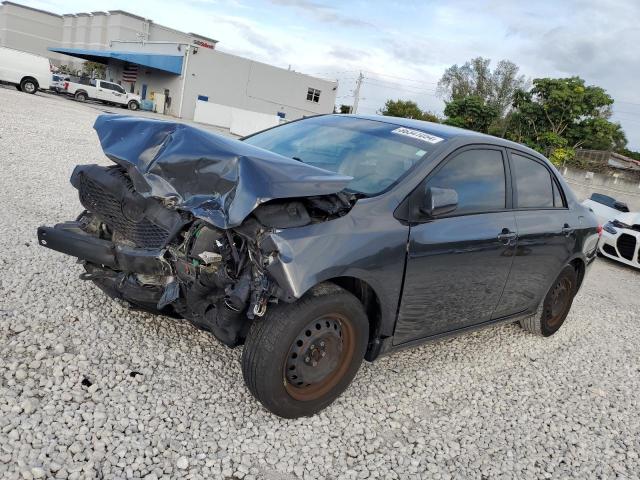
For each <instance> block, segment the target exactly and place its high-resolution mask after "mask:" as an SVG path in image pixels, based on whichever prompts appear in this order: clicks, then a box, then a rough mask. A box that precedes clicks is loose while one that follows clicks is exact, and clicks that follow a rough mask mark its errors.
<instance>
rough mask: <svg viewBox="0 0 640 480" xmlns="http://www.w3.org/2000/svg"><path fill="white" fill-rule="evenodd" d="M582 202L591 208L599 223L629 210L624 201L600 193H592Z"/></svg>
mask: <svg viewBox="0 0 640 480" xmlns="http://www.w3.org/2000/svg"><path fill="white" fill-rule="evenodd" d="M582 204H583V205H584V206H585V207H587V208H590V209H591V211H592V212H593V213H594V214H595V216H596V218H597V219H598V221H599V222H600V224H601V225H604V224H605V223H607V222H608V221H610V220H613V219H614V218H616V217H617V216H618V215H619V214H620V213H621V212H628V211H629V207H628V206H627V204H626V203H623V202H619V201H618V200H616V199H615V198H613V197H610V196H608V195H603V194H602V193H592V194H591V197H590V198H588V199H587V200H585V201H584V202H582Z"/></svg>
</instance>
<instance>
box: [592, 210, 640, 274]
mask: <svg viewBox="0 0 640 480" xmlns="http://www.w3.org/2000/svg"><path fill="white" fill-rule="evenodd" d="M599 245H600V253H601V254H602V255H603V256H605V257H607V258H610V259H612V260H616V261H618V262H621V263H624V264H625V265H629V266H631V267H635V268H640V213H639V212H628V213H618V215H616V217H615V218H614V219H613V220H611V221H609V222H606V223H605V224H604V226H603V227H602V239H601V241H600V244H599Z"/></svg>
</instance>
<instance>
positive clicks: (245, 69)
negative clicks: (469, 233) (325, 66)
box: [0, 1, 337, 134]
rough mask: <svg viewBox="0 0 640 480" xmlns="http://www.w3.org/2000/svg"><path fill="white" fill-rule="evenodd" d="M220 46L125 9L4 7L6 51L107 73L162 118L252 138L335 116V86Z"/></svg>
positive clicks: (0, 28)
mask: <svg viewBox="0 0 640 480" xmlns="http://www.w3.org/2000/svg"><path fill="white" fill-rule="evenodd" d="M216 44H217V41H216V40H214V39H212V38H208V37H205V36H202V35H199V34H195V33H185V32H181V31H178V30H174V29H171V28H169V27H165V26H163V25H159V24H156V23H154V22H153V21H152V20H149V19H145V18H143V17H140V16H137V15H133V14H130V13H128V12H124V11H121V10H112V11H109V12H92V13H77V14H68V15H57V14H54V13H50V12H45V11H42V10H38V9H33V8H30V7H25V6H23V5H19V4H17V3H14V2H9V1H4V2H2V4H1V6H0V45H1V46H5V47H10V48H15V49H18V50H23V51H27V52H31V53H35V54H38V55H43V56H47V57H49V58H50V60H51V62H52V64H54V65H60V64H63V63H65V64H72V65H76V66H77V65H80V64H81V63H82V61H84V60H90V61H93V62H98V63H102V64H104V65H106V66H107V69H106V79H107V80H111V81H114V82H117V83H119V84H121V85H122V86H123V87H124V88H125V89H126V90H127V91H130V92H135V93H138V94H139V95H140V96H141V97H142V98H143V99H144V100H148V102H144V103H145V105H147V104H149V103H150V102H151V103H152V104H153V106H154V109H155V110H156V111H159V112H161V113H165V114H168V115H173V116H177V117H181V118H186V119H194V120H196V121H200V122H203V123H210V124H214V125H219V126H223V127H227V128H230V129H231V131H233V132H234V133H238V134H245V133H250V131H255V130H256V129H258V128H266V127H268V126H271V125H275V124H277V123H278V122H281V121H283V120H284V121H287V120H293V119H297V118H300V117H302V116H306V115H315V114H320V113H329V112H332V111H333V108H334V104H335V97H336V90H337V83H336V82H332V81H327V80H325V79H320V78H315V77H312V76H310V75H304V74H301V73H298V72H294V71H291V70H288V69H283V68H278V67H274V66H271V65H267V64H264V63H261V62H256V61H253V60H251V59H248V58H243V57H239V56H236V55H230V54H228V53H223V52H220V51H218V50H216Z"/></svg>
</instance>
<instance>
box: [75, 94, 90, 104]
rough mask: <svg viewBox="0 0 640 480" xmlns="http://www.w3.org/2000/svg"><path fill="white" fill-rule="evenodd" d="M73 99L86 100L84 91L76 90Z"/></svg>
mask: <svg viewBox="0 0 640 480" xmlns="http://www.w3.org/2000/svg"><path fill="white" fill-rule="evenodd" d="M75 99H76V100H77V101H79V102H86V101H87V94H86V93H84V92H77V93H76V94H75Z"/></svg>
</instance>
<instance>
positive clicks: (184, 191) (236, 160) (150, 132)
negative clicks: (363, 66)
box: [94, 115, 352, 228]
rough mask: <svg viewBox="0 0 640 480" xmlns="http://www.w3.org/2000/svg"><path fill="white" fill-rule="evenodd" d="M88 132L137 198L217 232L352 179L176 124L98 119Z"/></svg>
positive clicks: (338, 187)
mask: <svg viewBox="0 0 640 480" xmlns="http://www.w3.org/2000/svg"><path fill="white" fill-rule="evenodd" d="M94 128H95V130H96V132H97V133H98V137H99V139H100V144H101V146H102V149H103V150H104V153H105V155H107V157H109V158H110V159H111V160H112V161H114V162H115V163H117V164H118V165H120V166H122V167H123V168H125V169H126V170H127V173H128V174H129V176H130V177H131V180H132V182H133V184H134V187H135V189H136V191H137V192H138V193H139V194H140V195H142V196H143V197H146V198H148V197H154V198H158V199H163V200H165V201H166V202H167V204H169V205H171V206H172V207H175V208H176V209H178V210H184V211H188V212H190V213H192V214H193V215H194V216H195V217H197V218H200V219H202V220H205V221H207V222H209V223H211V224H212V225H214V226H216V227H219V228H230V227H234V226H237V225H239V224H240V223H242V221H243V220H244V219H245V218H246V217H247V215H249V214H250V213H251V212H252V211H253V210H254V209H255V208H256V207H257V206H258V205H259V204H261V203H264V202H267V201H269V200H273V199H280V198H292V197H301V196H313V195H326V194H331V193H336V192H339V191H340V190H342V189H344V188H345V187H346V185H347V184H348V183H349V181H351V179H352V178H351V177H348V176H345V175H339V174H336V173H333V172H329V171H327V170H323V169H320V168H316V167H312V166H310V165H306V164H304V163H301V162H298V161H296V160H293V159H290V158H285V157H283V156H281V155H278V154H276V153H272V152H269V151H266V150H263V149H261V148H256V147H253V146H251V145H248V144H246V143H243V142H241V141H238V140H235V139H232V138H228V137H224V136H222V135H216V134H213V133H209V132H206V131H203V130H200V129H197V128H194V127H191V126H189V125H185V124H182V123H176V122H167V121H160V120H151V119H140V118H134V117H129V116H124V115H101V116H99V117H98V118H97V119H96V122H95V125H94Z"/></svg>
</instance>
